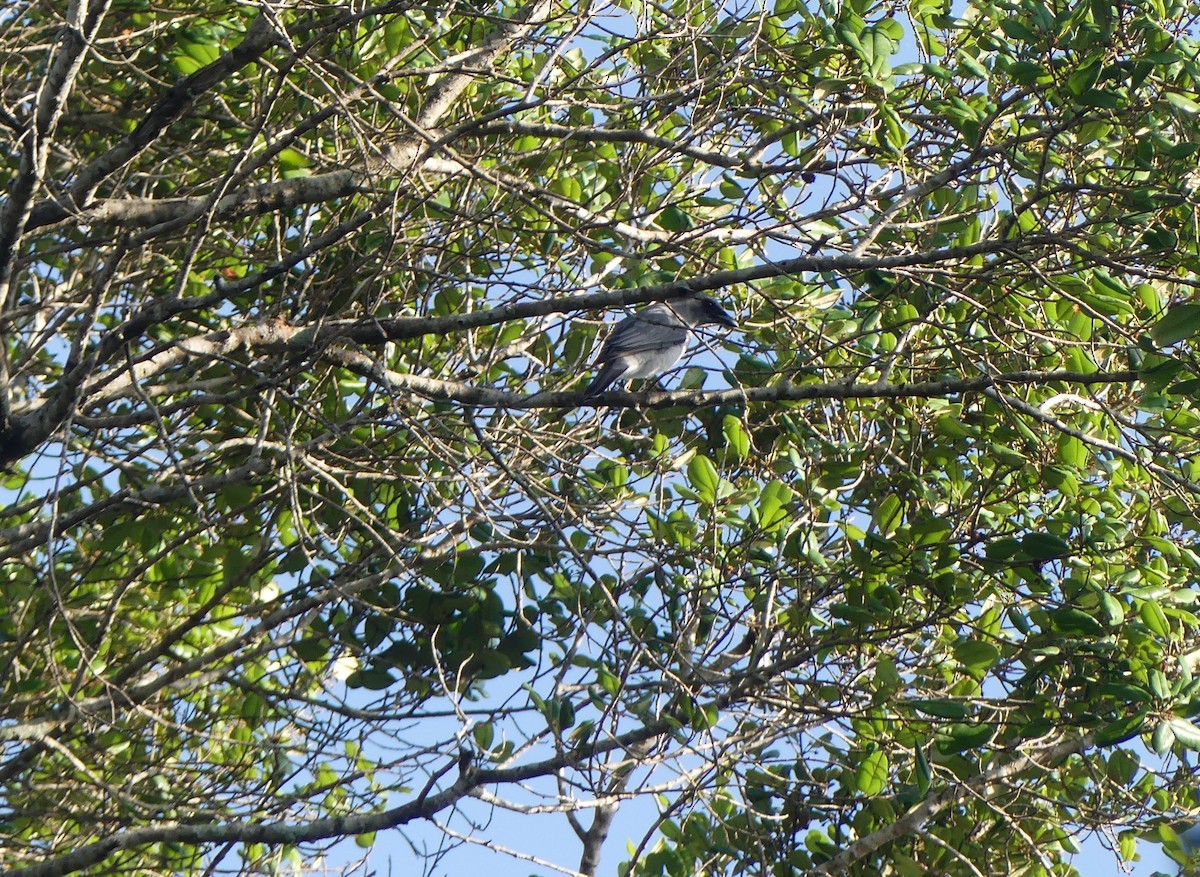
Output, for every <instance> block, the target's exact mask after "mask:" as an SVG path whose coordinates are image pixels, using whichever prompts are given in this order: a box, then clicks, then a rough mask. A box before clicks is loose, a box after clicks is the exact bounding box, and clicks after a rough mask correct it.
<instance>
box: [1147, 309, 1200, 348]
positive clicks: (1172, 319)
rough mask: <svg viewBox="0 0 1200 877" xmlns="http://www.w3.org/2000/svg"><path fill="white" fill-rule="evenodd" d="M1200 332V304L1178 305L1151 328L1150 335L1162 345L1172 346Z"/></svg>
mask: <svg viewBox="0 0 1200 877" xmlns="http://www.w3.org/2000/svg"><path fill="white" fill-rule="evenodd" d="M1197 332H1200V304H1182V305H1176V306H1175V307H1173V308H1171V309H1170V310H1169V311H1167V312H1166V314H1165V315H1163V317H1162V319H1161V320H1159V321H1158V322H1157V323H1155V324H1154V325H1153V326H1152V327H1151V328H1150V337H1151V338H1153V339H1154V341H1155V343H1157V344H1158V345H1159V346H1160V347H1170V346H1171V345H1172V344H1176V343H1178V342H1180V341H1185V340H1187V339H1188V338H1191V337H1192V336H1193V335H1195V334H1196V333H1197Z"/></svg>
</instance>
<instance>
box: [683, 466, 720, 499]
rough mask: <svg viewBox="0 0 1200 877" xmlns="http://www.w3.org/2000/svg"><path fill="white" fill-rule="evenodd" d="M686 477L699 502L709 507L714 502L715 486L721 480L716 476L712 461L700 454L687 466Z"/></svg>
mask: <svg viewBox="0 0 1200 877" xmlns="http://www.w3.org/2000/svg"><path fill="white" fill-rule="evenodd" d="M687 477H688V483H689V484H691V485H692V487H693V488H695V490H696V493H697V494H698V495H699V496H700V499H701V500H703V501H704V502H705V503H708V504H709V505H711V504H712V503H713V501H714V500H716V498H717V486H718V485H719V484H720V481H721V479H720V476H718V475H717V467H716V466H714V465H713V463H712V460H710V459H708V457H705V456H702V455H700V454H697V455H696V456H694V457H692V459H691V461H690V462H689V463H688V464H687Z"/></svg>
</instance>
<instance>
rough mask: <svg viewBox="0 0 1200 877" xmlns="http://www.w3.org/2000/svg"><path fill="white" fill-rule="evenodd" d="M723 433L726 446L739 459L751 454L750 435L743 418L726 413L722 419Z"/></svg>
mask: <svg viewBox="0 0 1200 877" xmlns="http://www.w3.org/2000/svg"><path fill="white" fill-rule="evenodd" d="M721 434H722V435H724V436H725V446H726V447H727V448H729V451H730V453H732V454H733V456H734V457H736V458H737V459H738V460H739V461H742V460H745V459H746V458H747V457H749V456H750V436H749V435H747V434H746V430H745V428H743V426H742V421H741V420H739V419H738V418H737V417H734V416H733V415H732V414H726V415H725V417H724V418H723V419H722V420H721Z"/></svg>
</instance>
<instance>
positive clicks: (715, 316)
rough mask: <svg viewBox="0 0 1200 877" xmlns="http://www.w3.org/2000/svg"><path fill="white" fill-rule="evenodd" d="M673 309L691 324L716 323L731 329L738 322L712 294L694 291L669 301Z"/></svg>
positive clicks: (734, 327) (705, 324)
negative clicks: (676, 299)
mask: <svg viewBox="0 0 1200 877" xmlns="http://www.w3.org/2000/svg"><path fill="white" fill-rule="evenodd" d="M669 304H670V306H671V309H672V310H674V311H675V313H677V314H678V315H679V316H680V317H682V318H683V319H684V320H686V321H687V323H688V325H691V326H707V325H712V324H716V325H718V326H725V327H727V328H729V329H736V328H737V323H736V322H735V321H734V319H733V317H731V316H730V315H729V314H728V313H727V312H726V310H725V309H724V308H723V307H721V303H720V302H718V301H717V300H716V299H715V298H713V297H712V296H711V295H702V294H700V293H694V294H692V295H689V296H686V297H685V298H681V299H679V300H678V301H673V302H670V303H669Z"/></svg>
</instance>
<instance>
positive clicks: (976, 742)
mask: <svg viewBox="0 0 1200 877" xmlns="http://www.w3.org/2000/svg"><path fill="white" fill-rule="evenodd" d="M995 733H996V729H995V728H994V727H992V726H991V725H969V724H965V723H962V722H955V723H954V724H952V725H949V726H948V727H946V728H943V729H941V730H939V731H938V735H937V747H938V751H939V752H941V753H942V754H943V755H955V754H957V753H959V752H966V751H967V750H968V749H980V748H982V747H983V746H986V745H987V743H988V741H990V740H991V739H992V737H993V735H995Z"/></svg>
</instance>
